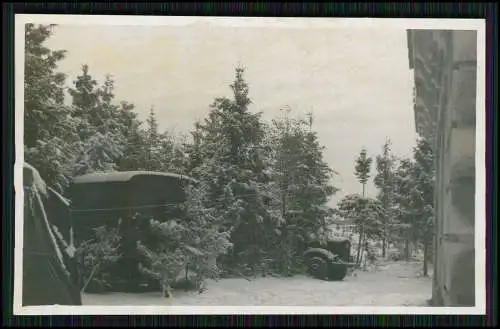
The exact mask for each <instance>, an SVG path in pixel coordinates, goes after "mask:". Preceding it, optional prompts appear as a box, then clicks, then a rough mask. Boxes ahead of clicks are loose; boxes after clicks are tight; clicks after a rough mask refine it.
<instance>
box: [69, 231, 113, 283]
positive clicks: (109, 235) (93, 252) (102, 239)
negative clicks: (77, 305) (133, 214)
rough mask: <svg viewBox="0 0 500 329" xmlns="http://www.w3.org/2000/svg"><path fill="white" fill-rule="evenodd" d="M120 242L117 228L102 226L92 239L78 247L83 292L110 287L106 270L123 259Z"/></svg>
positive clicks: (77, 253)
mask: <svg viewBox="0 0 500 329" xmlns="http://www.w3.org/2000/svg"><path fill="white" fill-rule="evenodd" d="M120 241H121V236H120V235H119V234H118V230H117V229H116V228H108V227H106V226H101V227H97V228H95V229H94V237H93V238H92V239H90V240H87V241H84V242H83V243H81V244H80V245H79V246H78V248H77V250H76V255H77V259H78V261H79V267H80V274H81V277H82V279H83V287H82V291H85V289H87V288H88V289H91V290H95V289H98V290H102V289H103V288H104V289H105V288H108V287H110V282H109V275H110V274H109V272H108V271H106V270H105V269H106V268H107V267H109V266H110V265H112V264H115V263H116V262H117V261H118V260H120V258H121V257H122V255H121V254H120V252H119V248H120Z"/></svg>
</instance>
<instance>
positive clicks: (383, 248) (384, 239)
mask: <svg viewBox="0 0 500 329" xmlns="http://www.w3.org/2000/svg"><path fill="white" fill-rule="evenodd" d="M383 234H384V236H383V237H382V258H385V251H386V249H387V245H386V243H387V240H386V238H385V235H386V230H385V228H384V233H383Z"/></svg>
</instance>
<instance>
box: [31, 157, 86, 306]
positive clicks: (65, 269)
mask: <svg viewBox="0 0 500 329" xmlns="http://www.w3.org/2000/svg"><path fill="white" fill-rule="evenodd" d="M23 188H24V218H23V222H24V225H23V231H24V233H23V234H24V239H23V279H22V288H23V289H22V291H23V292H22V304H23V306H40V305H55V304H58V305H82V300H81V295H80V290H79V289H78V284H77V273H76V263H75V259H74V247H73V243H72V240H73V239H72V230H71V216H70V212H69V203H68V200H66V199H65V198H63V197H62V196H61V195H60V194H59V193H57V192H56V191H55V190H53V189H52V188H50V187H49V186H47V185H46V183H45V182H44V181H43V180H42V178H41V177H40V174H39V173H38V170H36V169H35V168H34V167H32V166H31V165H29V164H27V163H25V164H24V165H23Z"/></svg>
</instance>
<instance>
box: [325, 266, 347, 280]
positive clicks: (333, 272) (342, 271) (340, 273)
mask: <svg viewBox="0 0 500 329" xmlns="http://www.w3.org/2000/svg"><path fill="white" fill-rule="evenodd" d="M346 275H347V266H346V265H339V264H331V265H330V269H329V273H328V279H329V280H330V281H342V280H344V278H345V277H346Z"/></svg>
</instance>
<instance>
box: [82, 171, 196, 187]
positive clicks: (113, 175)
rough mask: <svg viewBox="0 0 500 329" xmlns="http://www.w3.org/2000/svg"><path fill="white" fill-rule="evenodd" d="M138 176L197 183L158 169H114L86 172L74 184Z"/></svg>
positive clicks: (113, 180) (125, 179)
mask: <svg viewBox="0 0 500 329" xmlns="http://www.w3.org/2000/svg"><path fill="white" fill-rule="evenodd" d="M137 176H159V177H171V178H176V179H179V180H188V181H191V182H193V183H196V180H194V179H193V178H191V177H189V176H185V175H179V174H173V173H167V172H156V171H112V172H99V173H91V174H85V175H81V176H77V177H75V178H73V183H74V184H81V183H103V182H128V181H129V180H131V179H132V178H134V177H137Z"/></svg>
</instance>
